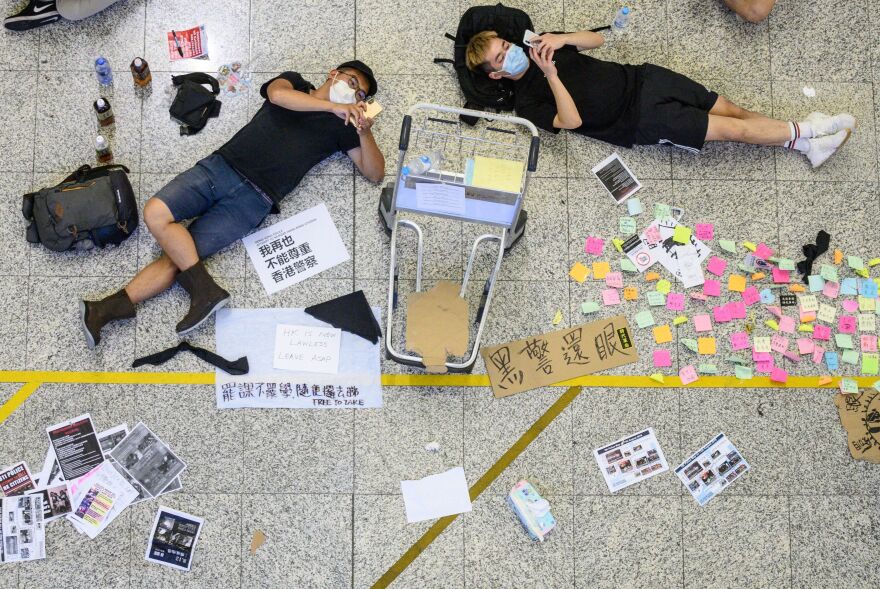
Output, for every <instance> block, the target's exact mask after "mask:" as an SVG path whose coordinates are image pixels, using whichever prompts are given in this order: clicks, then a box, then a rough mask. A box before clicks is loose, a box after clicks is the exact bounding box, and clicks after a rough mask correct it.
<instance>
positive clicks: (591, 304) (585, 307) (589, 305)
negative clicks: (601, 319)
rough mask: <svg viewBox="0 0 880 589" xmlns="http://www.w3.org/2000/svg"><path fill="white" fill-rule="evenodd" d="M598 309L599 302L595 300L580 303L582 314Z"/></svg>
mask: <svg viewBox="0 0 880 589" xmlns="http://www.w3.org/2000/svg"><path fill="white" fill-rule="evenodd" d="M599 309H601V307H600V306H599V303H597V302H595V301H584V302H583V303H581V313H583V314H584V315H589V314H590V313H595V312H596V311H598V310H599Z"/></svg>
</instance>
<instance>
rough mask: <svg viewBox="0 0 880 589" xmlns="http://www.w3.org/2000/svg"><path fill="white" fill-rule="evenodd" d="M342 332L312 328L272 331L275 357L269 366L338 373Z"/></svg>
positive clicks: (285, 328)
mask: <svg viewBox="0 0 880 589" xmlns="http://www.w3.org/2000/svg"><path fill="white" fill-rule="evenodd" d="M341 338H342V330H341V329H337V328H335V327H315V326H313V325H284V324H279V325H278V326H277V327H276V328H275V355H274V356H273V357H272V366H274V367H275V368H276V369H278V370H299V371H302V372H324V373H327V374H336V373H337V372H339V341H340V339H341Z"/></svg>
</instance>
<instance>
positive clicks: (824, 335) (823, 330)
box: [813, 323, 831, 341]
mask: <svg viewBox="0 0 880 589" xmlns="http://www.w3.org/2000/svg"><path fill="white" fill-rule="evenodd" d="M813 339H818V340H825V341H827V340H830V339H831V328H830V327H828V326H827V325H819V324H818V323H817V324H816V325H814V326H813Z"/></svg>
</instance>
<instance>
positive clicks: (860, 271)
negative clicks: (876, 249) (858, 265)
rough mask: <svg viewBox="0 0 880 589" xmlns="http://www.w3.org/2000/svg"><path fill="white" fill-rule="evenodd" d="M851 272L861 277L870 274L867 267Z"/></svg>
mask: <svg viewBox="0 0 880 589" xmlns="http://www.w3.org/2000/svg"><path fill="white" fill-rule="evenodd" d="M853 272H855V273H856V274H858V275H859V276H861V277H862V278H868V277H869V276H870V272H868V269H867V268H862V269H861V270H853Z"/></svg>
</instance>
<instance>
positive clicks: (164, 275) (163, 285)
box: [125, 254, 179, 304]
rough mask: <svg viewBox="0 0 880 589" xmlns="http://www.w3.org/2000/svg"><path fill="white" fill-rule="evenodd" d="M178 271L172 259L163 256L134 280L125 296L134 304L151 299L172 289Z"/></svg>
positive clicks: (126, 289)
mask: <svg viewBox="0 0 880 589" xmlns="http://www.w3.org/2000/svg"><path fill="white" fill-rule="evenodd" d="M178 271H179V270H178V269H177V266H175V265H174V262H172V261H171V258H169V257H168V256H167V255H165V254H162V256H161V257H159V258H158V259H156V260H153V262H151V263H150V265H148V266H147V267H146V268H144V269H143V270H141V271H140V272H138V273H137V276H135V277H134V278H132V280H131V282H129V283H128V285H127V286H126V287H125V294H127V295H128V298H129V299H131V302H132V303H134V304H138V303H141V302H143V301H145V300H147V299H151V298H153V297H154V296H156V295H157V294H160V293H162V292H165V291H166V290H167V289H169V288H171V285H172V284H174V279H175V277H176V276H177V273H178Z"/></svg>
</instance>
